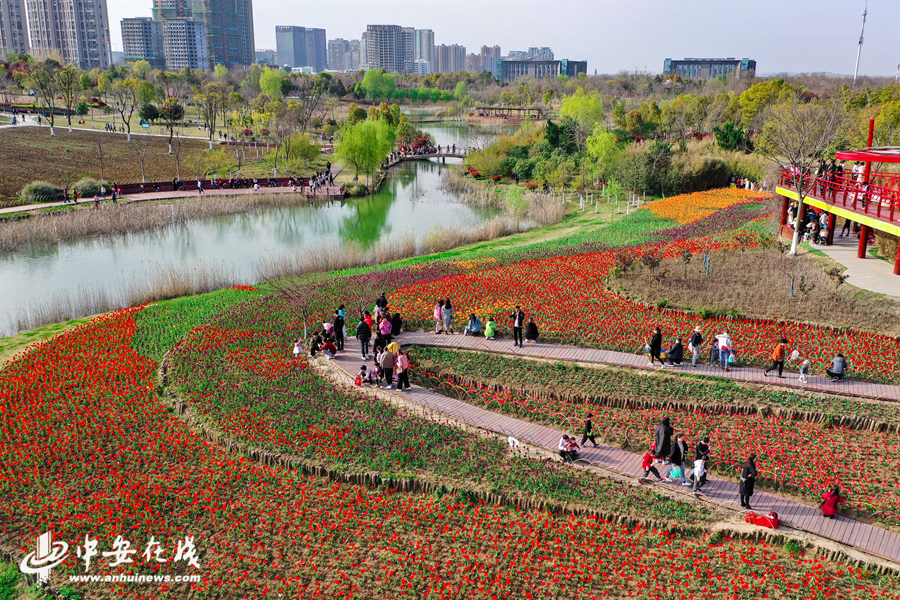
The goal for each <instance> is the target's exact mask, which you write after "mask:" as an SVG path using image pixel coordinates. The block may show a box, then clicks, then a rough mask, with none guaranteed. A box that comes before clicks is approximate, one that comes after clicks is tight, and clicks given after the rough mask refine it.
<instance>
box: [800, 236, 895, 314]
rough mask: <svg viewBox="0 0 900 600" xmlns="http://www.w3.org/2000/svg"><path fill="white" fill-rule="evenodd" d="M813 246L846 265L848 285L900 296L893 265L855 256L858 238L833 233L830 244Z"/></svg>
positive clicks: (868, 257) (877, 259) (871, 257)
mask: <svg viewBox="0 0 900 600" xmlns="http://www.w3.org/2000/svg"><path fill="white" fill-rule="evenodd" d="M813 248H815V249H816V250H819V251H820V252H822V253H824V254H827V255H828V257H829V258H831V259H833V260H835V261H837V262H839V263H841V265H843V266H844V267H846V268H847V270H846V272H845V274H846V275H849V276H850V277H849V278H848V279H847V283H849V284H850V285H852V286H855V287H858V288H862V289H864V290H869V291H870V292H876V293H878V294H887V295H888V296H896V297H898V298H900V277H897V276H896V275H894V265H892V264H891V263H889V262H888V261H886V260H881V259H879V258H875V257H873V256H866V258H865V260H861V259H859V258H857V257H856V253H857V251H858V249H859V240H858V239H857V238H856V237H855V236H850V237H838V236H837V235H835V236H834V243H833V244H832V245H830V246H813Z"/></svg>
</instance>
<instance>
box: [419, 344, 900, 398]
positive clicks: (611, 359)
mask: <svg viewBox="0 0 900 600" xmlns="http://www.w3.org/2000/svg"><path fill="white" fill-rule="evenodd" d="M403 343H404V344H409V345H412V344H420V345H423V346H441V347H445V348H461V349H464V350H483V351H486V352H491V353H494V354H497V353H501V354H511V355H515V356H534V357H538V358H551V359H558V360H571V361H579V362H589V363H600V364H606V365H614V366H619V367H631V368H634V369H645V370H654V371H655V370H659V368H660V367H651V366H650V365H649V363H648V362H647V357H646V356H639V355H637V354H628V353H626V352H614V351H612V350H596V349H593V348H579V347H577V346H557V345H555V344H528V345H526V346H525V347H524V348H516V347H514V346H513V345H512V344H510V343H509V339H500V340H488V339H486V338H484V337H473V336H464V335H436V334H434V333H421V332H410V333H404V334H403ZM665 370H666V371H671V372H673V373H679V374H684V375H702V376H707V377H719V378H722V379H731V380H733V381H738V382H742V383H755V384H760V385H778V386H783V387H788V388H795V389H802V390H808V391H813V392H824V393H829V394H844V395H851V396H863V397H867V398H875V399H879V400H890V401H894V402H900V387H898V386H893V385H884V384H879V383H868V382H865V381H854V380H852V379H846V380H844V381H841V382H837V383H831V380H830V379H829V378H828V377H819V376H817V375H810V376H809V378H808V379H809V381H808V382H807V383H805V384H804V383H800V381H798V378H797V375H796V374H794V373H789V372H787V371H785V376H784V379H779V378H778V377H777V376H776V375H775V373H774V372H773V373H771V374H770V376H769V377H766V376H765V375H763V370H762V369H759V368H753V367H747V368H735V367H732V369H731V370H730V371H727V372H726V371H722V370H721V369H719V368H718V367H713V366H711V365H708V364H700V363H698V364H697V368H692V367H691V364H690V360H688V362H687V363H685V364H683V365H682V366H680V367H668V366H667V367H666V368H665Z"/></svg>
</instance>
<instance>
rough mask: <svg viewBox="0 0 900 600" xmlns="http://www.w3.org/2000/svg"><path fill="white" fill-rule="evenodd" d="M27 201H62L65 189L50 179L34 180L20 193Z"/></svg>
mask: <svg viewBox="0 0 900 600" xmlns="http://www.w3.org/2000/svg"><path fill="white" fill-rule="evenodd" d="M19 196H21V198H22V200H25V201H26V202H60V201H61V200H63V199H64V198H63V191H62V190H61V189H60V188H58V187H57V186H55V185H53V184H52V183H50V182H49V181H32V182H31V183H29V184H28V185H26V186H25V187H23V188H22V191H21V192H20V193H19Z"/></svg>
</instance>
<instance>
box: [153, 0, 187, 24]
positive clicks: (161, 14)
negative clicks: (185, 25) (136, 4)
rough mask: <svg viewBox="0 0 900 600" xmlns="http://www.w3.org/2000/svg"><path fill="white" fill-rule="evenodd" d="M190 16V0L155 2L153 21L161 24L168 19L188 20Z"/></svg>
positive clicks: (155, 0)
mask: <svg viewBox="0 0 900 600" xmlns="http://www.w3.org/2000/svg"><path fill="white" fill-rule="evenodd" d="M190 16H191V6H190V3H189V0H153V20H154V21H157V22H158V23H160V24H162V22H163V21H166V20H168V19H187V18H190Z"/></svg>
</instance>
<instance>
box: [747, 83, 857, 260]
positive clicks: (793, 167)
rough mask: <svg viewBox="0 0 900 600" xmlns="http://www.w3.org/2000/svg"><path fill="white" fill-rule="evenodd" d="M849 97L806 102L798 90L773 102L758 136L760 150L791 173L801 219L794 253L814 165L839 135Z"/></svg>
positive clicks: (793, 249) (794, 248)
mask: <svg viewBox="0 0 900 600" xmlns="http://www.w3.org/2000/svg"><path fill="white" fill-rule="evenodd" d="M846 103H847V100H846V97H838V98H835V99H833V100H815V101H812V102H804V101H803V100H802V99H801V98H800V95H799V94H797V93H794V94H792V95H791V97H790V98H789V99H788V100H787V101H783V102H780V103H778V104H773V105H770V106H769V107H768V108H767V109H766V111H765V114H764V120H763V122H764V126H763V129H762V132H761V133H760V135H759V137H758V138H757V144H756V146H757V151H758V152H759V154H761V155H763V156H765V157H766V158H768V159H769V160H771V161H773V162H775V163H776V164H778V165H779V166H780V167H781V168H782V169H787V170H788V171H789V172H790V173H791V178H792V179H793V181H794V189H795V190H796V191H797V196H798V210H797V220H796V223H795V226H794V239H793V241H792V242H791V254H796V253H797V246H798V245H799V242H800V229H801V227H800V225H801V219H802V218H803V214H802V213H803V212H804V211H803V210H800V209H802V207H803V202H804V199H805V198H806V196H807V195H808V194H809V193H810V192H811V191H812V189H813V187H814V185H815V183H814V181H815V180H814V179H813V178H810V177H808V176H809V175H811V174H812V173H813V165H814V163H815V162H816V161H818V160H819V159H820V158H821V156H822V153H823V152H824V151H825V149H826V148H828V147H829V146H830V145H831V144H832V143H833V142H834V141H835V139H836V138H837V136H838V133H839V132H840V131H841V129H842V127H843V126H844V123H845V120H846V112H845V109H846Z"/></svg>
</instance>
